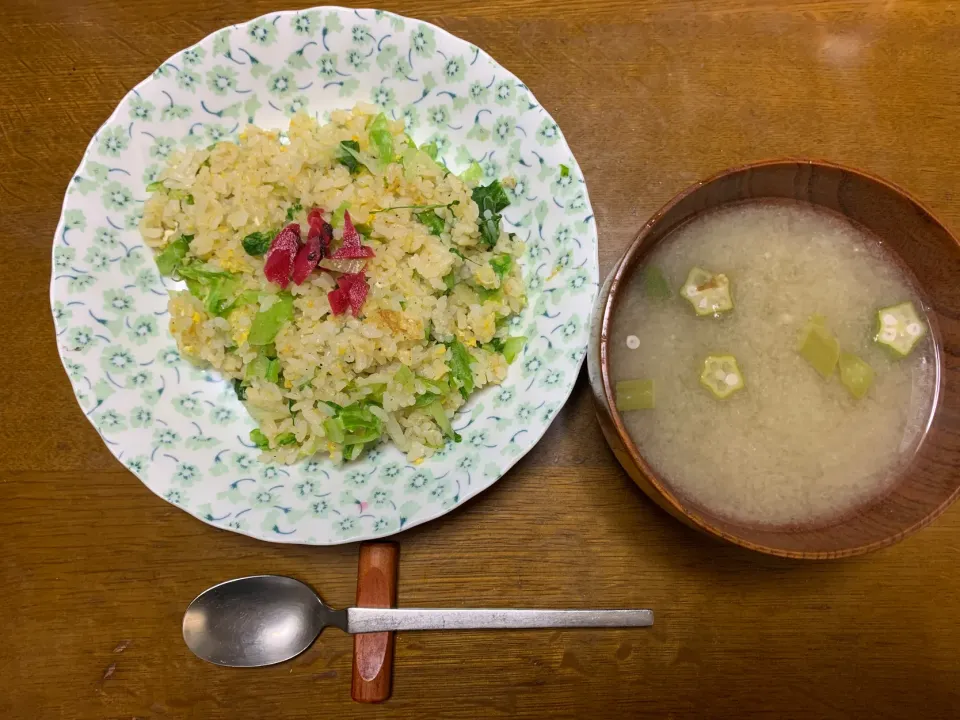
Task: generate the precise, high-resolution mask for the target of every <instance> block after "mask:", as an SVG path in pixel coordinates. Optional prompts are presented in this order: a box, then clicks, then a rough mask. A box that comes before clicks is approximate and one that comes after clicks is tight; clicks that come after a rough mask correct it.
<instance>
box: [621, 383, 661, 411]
mask: <svg viewBox="0 0 960 720" xmlns="http://www.w3.org/2000/svg"><path fill="white" fill-rule="evenodd" d="M616 392H617V401H616V402H617V410H625V411H626V410H652V409H653V408H654V407H656V395H655V393H654V385H653V380H621V381H620V382H618V383H617V386H616Z"/></svg>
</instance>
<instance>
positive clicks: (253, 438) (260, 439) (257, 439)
mask: <svg viewBox="0 0 960 720" xmlns="http://www.w3.org/2000/svg"><path fill="white" fill-rule="evenodd" d="M250 442H252V443H253V444H254V445H256V446H257V447H258V448H260V449H261V450H266V449H267V448H268V447H270V441H269V440H268V439H267V436H266V435H264V434H263V432H261V430H260V428H254V429H253V430H251V431H250Z"/></svg>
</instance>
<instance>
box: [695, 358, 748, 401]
mask: <svg viewBox="0 0 960 720" xmlns="http://www.w3.org/2000/svg"><path fill="white" fill-rule="evenodd" d="M700 384H701V385H703V386H704V387H705V388H706V389H707V390H709V391H710V392H711V393H713V396H714V397H715V398H718V399H720V400H723V399H725V398H728V397H730V396H731V395H733V394H734V393H735V392H736V391H737V390H742V389H743V387H744V381H743V373H741V372H740V368H739V367H737V359H736V358H735V357H734V356H733V355H708V356H707V359H706V360H704V361H703V372H701V373H700Z"/></svg>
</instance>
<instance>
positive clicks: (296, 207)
mask: <svg viewBox="0 0 960 720" xmlns="http://www.w3.org/2000/svg"><path fill="white" fill-rule="evenodd" d="M302 210H303V205H301V204H300V203H299V202H295V203H294V204H293V205H291V206H290V207H288V208H287V222H288V223H291V222H293V219H294V218H295V217H296V216H297V213H299V212H301V211H302Z"/></svg>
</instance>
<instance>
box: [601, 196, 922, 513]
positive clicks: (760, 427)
mask: <svg viewBox="0 0 960 720" xmlns="http://www.w3.org/2000/svg"><path fill="white" fill-rule="evenodd" d="M692 268H702V269H705V270H707V271H709V272H711V273H716V274H723V275H725V276H726V278H727V279H728V280H729V286H730V290H731V294H732V304H733V309H732V310H729V311H725V312H718V313H717V314H716V315H710V314H707V315H698V314H697V312H696V311H695V303H694V301H693V300H688V299H687V298H686V297H681V295H680V290H681V289H683V288H690V287H692V286H691V285H689V284H688V283H689V281H688V275H689V273H690V272H691V269H692ZM651 278H653V281H651ZM663 280H665V281H666V282H665V283H664V282H663ZM658 287H659V288H660V289H661V291H660V292H658ZM662 290H667V291H668V292H664V291H662ZM622 292H623V293H624V294H623V295H622V297H621V299H620V302H619V304H618V306H617V308H616V310H615V314H614V317H613V318H612V330H613V332H612V333H611V336H610V338H611V339H610V346H611V347H610V367H611V373H612V379H613V380H614V382H619V381H626V380H644V381H650V380H652V381H653V384H652V388H653V390H652V392H651V394H650V397H651V398H653V400H652V404H654V407H653V408H649V409H638V410H630V411H621V416H622V417H623V420H624V423H625V424H626V427H627V429H628V431H629V433H630V435H631V437H632V438H633V440H634V442H635V443H636V445H637V447H638V449H639V450H640V453H641V454H642V455H643V456H644V458H645V459H646V460H647V462H649V463H650V465H651V466H652V467H653V469H654V470H655V471H656V472H657V473H658V475H659V476H660V477H661V478H663V479H664V481H665V482H666V483H667V484H668V485H669V486H670V487H671V488H672V489H673V490H674V491H675V492H676V493H677V494H678V495H681V496H683V497H684V498H685V499H687V500H688V501H691V502H692V503H693V504H694V505H699V506H700V507H702V508H703V509H705V510H708V511H710V512H713V513H715V514H717V515H720V516H723V517H726V518H727V519H729V520H732V521H734V522H739V523H746V524H763V525H795V524H811V523H824V522H828V521H831V520H832V519H835V518H837V517H839V516H842V515H843V514H844V513H845V512H847V511H849V510H851V509H852V508H853V507H855V506H857V505H859V504H860V503H862V502H864V501H866V500H869V499H871V498H872V497H875V496H878V495H880V494H882V493H884V492H886V491H887V490H889V489H890V487H891V486H892V485H893V484H894V483H895V482H896V479H897V477H898V476H899V474H900V470H902V468H903V467H904V466H905V465H906V463H908V462H909V460H910V459H911V458H912V457H913V455H914V454H915V452H916V449H917V447H918V446H919V443H920V441H921V440H922V437H923V434H924V431H925V428H926V427H927V424H928V421H929V418H930V416H931V412H932V409H933V403H934V398H935V395H936V393H935V384H936V377H937V373H936V365H935V363H936V354H935V349H934V345H933V340H932V333H931V332H930V331H929V327H928V324H927V319H926V317H925V316H924V314H923V310H922V304H921V301H920V298H919V296H918V293H917V291H916V289H915V288H914V286H913V285H912V283H911V281H910V280H909V278H908V277H907V275H906V274H905V273H904V271H903V270H902V269H901V267H900V266H899V265H898V263H897V261H896V260H895V258H894V257H893V256H892V254H890V253H889V252H888V251H887V250H885V249H884V248H883V247H882V245H881V244H880V242H879V240H878V239H877V238H875V237H874V236H872V235H871V234H869V233H867V232H866V231H865V230H863V229H861V228H859V227H858V226H856V225H854V224H853V223H851V222H849V221H847V220H846V219H844V218H842V217H841V216H839V215H836V214H834V213H832V212H830V211H827V210H824V209H821V208H817V207H815V206H812V205H807V204H804V203H799V202H794V201H763V202H750V203H743V204H737V205H733V206H728V207H725V208H721V209H719V210H715V211H712V212H709V213H706V214H704V215H702V216H699V217H697V218H695V219H694V220H692V221H691V222H689V223H687V224H685V225H683V226H681V227H680V228H678V229H677V230H676V231H674V232H673V233H672V234H671V235H670V236H669V237H667V238H665V239H664V241H662V242H661V243H660V244H659V245H658V246H657V247H656V248H654V250H653V251H652V253H651V254H650V255H649V256H648V257H647V259H646V261H645V263H644V272H637V273H635V274H634V275H633V277H632V278H631V280H630V281H629V287H627V288H625V289H624V291H622ZM711 302H713V299H711ZM905 302H912V303H913V306H914V307H915V308H916V310H917V313H918V314H919V322H920V323H922V326H920V327H921V328H922V331H925V335H924V336H923V337H922V338H921V339H920V341H919V342H918V343H917V344H916V345H915V346H914V347H913V349H912V351H911V352H910V353H909V354H908V355H907V356H906V357H903V358H896V357H894V355H893V354H892V353H891V352H890V351H889V350H888V349H886V348H883V347H881V346H880V345H879V344H878V343H877V342H875V340H874V338H875V336H876V334H877V321H878V310H879V309H881V308H887V307H891V306H895V305H898V304H900V303H905ZM721 303H722V299H721V300H720V301H718V304H717V307H721V306H722V305H721ZM702 304H703V303H702V302H701V305H702ZM722 307H725V306H722ZM811 318H814V320H813V322H815V323H820V326H821V327H823V328H825V332H826V334H827V335H829V336H831V337H835V338H836V340H838V341H839V345H840V349H841V350H842V351H843V352H844V353H852V354H854V355H856V356H858V357H859V358H861V359H862V360H863V361H865V362H866V363H867V364H868V365H869V366H870V368H872V370H873V373H874V375H873V380H872V385H870V387H869V390H868V391H867V392H866V394H865V395H864V396H863V397H862V398H859V399H857V398H856V397H854V395H853V393H852V392H851V391H850V390H849V389H848V387H846V386H845V385H844V384H843V383H841V381H840V379H839V373H838V371H837V370H836V369H834V370H833V372H832V374H831V375H830V376H828V377H826V378H825V377H823V376H822V375H821V374H819V373H818V372H817V371H816V370H815V367H814V366H813V365H812V364H811V362H810V360H809V357H808V358H805V357H804V356H803V355H802V354H801V353H800V352H799V350H798V347H799V346H798V337H799V336H800V335H801V334H802V333H803V332H804V328H805V327H810V325H809V323H810V322H811ZM888 320H889V318H888ZM917 327H918V326H917V325H916V324H914V326H913V328H912V331H916V329H917ZM708 356H720V357H726V356H732V357H733V358H735V360H736V368H735V369H736V373H735V372H734V366H732V365H730V364H729V363H727V364H725V365H724V366H723V367H725V368H726V369H725V370H723V371H718V372H719V374H718V377H720V383H721V386H723V387H725V388H727V389H730V390H735V392H730V393H729V395H728V396H726V397H724V398H723V399H720V398H718V397H717V396H716V395H715V394H714V392H711V391H710V390H709V389H708V388H707V387H705V386H704V384H702V383H701V381H700V376H701V373H702V372H703V369H704V361H705V359H706V358H707V357H708ZM846 357H849V356H846ZM710 372H711V373H712V372H713V370H712V369H711V371H710ZM737 373H739V375H740V376H742V383H743V386H742V388H741V387H739V386H738V382H739V377H738V376H737ZM710 378H712V375H710ZM710 378H708V380H709V379H710ZM724 378H726V380H724ZM724 382H728V383H729V385H723V383H724ZM635 389H636V388H635ZM643 392H644V393H646V392H647V388H646V386H643ZM643 397H644V398H646V397H647V396H646V395H643Z"/></svg>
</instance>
